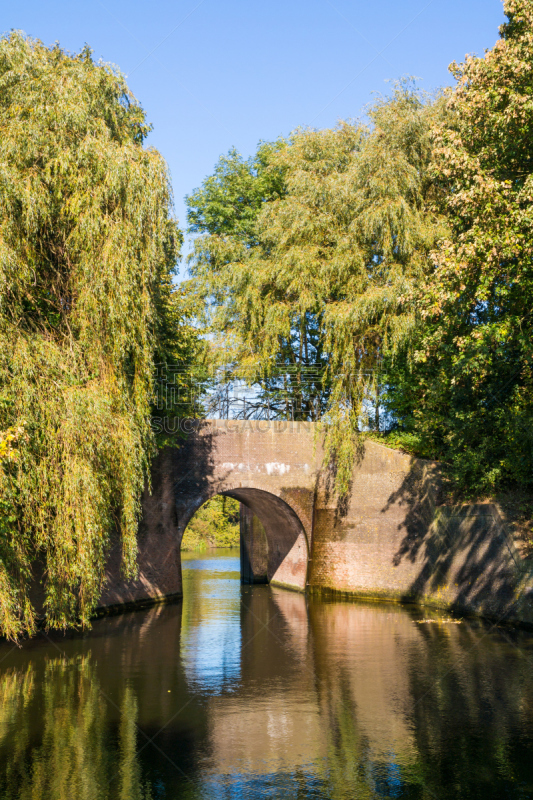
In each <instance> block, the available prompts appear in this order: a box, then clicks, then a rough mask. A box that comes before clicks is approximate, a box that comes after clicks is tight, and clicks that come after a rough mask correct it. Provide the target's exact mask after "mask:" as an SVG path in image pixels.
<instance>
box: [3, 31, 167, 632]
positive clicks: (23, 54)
mask: <svg viewBox="0 0 533 800" xmlns="http://www.w3.org/2000/svg"><path fill="white" fill-rule="evenodd" d="M0 129H1V131H2V135H1V137H0V197H1V201H0V432H1V433H0V630H1V632H2V633H3V634H4V635H7V636H10V637H17V636H19V635H21V633H23V632H24V631H32V630H33V629H34V627H35V624H36V610H35V604H34V603H33V602H32V593H31V587H32V582H34V581H35V580H36V578H38V576H39V575H43V576H44V577H43V579H42V581H43V589H44V610H45V613H46V618H47V622H48V624H49V625H50V626H59V627H65V626H67V625H70V624H72V623H74V622H76V621H81V622H82V623H86V622H87V620H88V619H89V616H90V614H91V612H92V610H93V609H94V607H95V604H96V602H97V599H98V596H99V593H100V591H101V588H102V582H103V578H104V567H105V557H106V552H107V549H108V545H109V542H110V537H111V536H112V535H113V534H114V532H117V533H118V535H119V536H120V537H121V541H122V561H123V570H124V574H125V575H126V576H132V575H133V574H134V573H135V569H136V531H137V522H138V516H139V503H140V493H141V490H142V487H143V485H144V482H145V479H146V475H147V466H148V462H149V457H150V453H151V449H152V447H153V442H152V433H151V429H150V404H151V400H152V373H153V360H154V353H155V352H156V351H157V349H158V348H161V341H160V335H159V333H160V332H161V331H162V330H164V328H165V325H164V324H162V323H161V315H162V314H163V315H164V314H165V313H166V310H165V309H167V310H168V306H169V296H170V294H171V285H170V281H169V275H170V273H171V271H172V270H173V268H174V265H175V262H176V256H177V250H178V248H179V242H180V239H179V235H178V231H177V228H176V224H175V222H174V221H173V218H172V216H171V210H172V197H171V190H170V186H169V176H168V172H167V167H166V165H165V162H164V161H163V159H162V157H161V156H160V155H159V154H158V153H157V152H156V151H155V150H153V149H146V148H145V147H143V142H144V140H145V137H146V136H147V134H148V132H149V129H150V128H149V126H148V125H147V123H146V121H145V115H144V112H143V110H142V108H141V107H140V106H139V104H138V103H137V101H136V100H135V98H134V97H133V96H132V95H131V93H130V92H129V90H128V87H127V86H126V83H125V81H124V78H123V77H122V76H121V74H120V73H119V72H118V71H117V70H116V69H114V68H112V67H109V66H106V65H103V64H96V63H95V62H94V61H93V59H92V57H91V52H90V50H89V49H87V48H85V49H84V50H82V51H81V52H80V53H79V54H75V55H70V54H68V53H66V52H65V51H63V50H62V49H61V48H60V47H59V46H55V47H53V48H47V47H45V46H44V45H43V44H42V43H41V42H39V41H36V40H32V39H30V38H27V37H25V36H24V35H22V34H20V33H12V34H10V35H9V36H7V37H4V38H3V39H2V40H0ZM163 349H164V348H163Z"/></svg>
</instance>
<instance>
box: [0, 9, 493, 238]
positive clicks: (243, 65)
mask: <svg viewBox="0 0 533 800" xmlns="http://www.w3.org/2000/svg"><path fill="white" fill-rule="evenodd" d="M0 19H1V27H2V29H3V30H4V31H9V30H10V29H12V28H17V29H21V30H24V31H25V32H26V33H29V34H31V35H32V36H35V37H37V38H39V39H41V40H42V41H43V42H45V43H46V44H51V43H53V42H54V41H56V40H57V41H59V42H60V43H61V45H62V46H63V47H64V48H66V49H67V50H71V51H76V50H79V49H80V48H81V47H82V46H83V44H84V43H85V42H87V43H88V44H89V45H90V46H91V47H92V48H93V50H94V52H95V56H96V57H98V58H102V59H103V60H104V61H108V62H112V63H114V64H117V65H118V66H119V67H120V69H121V70H122V71H123V72H124V73H125V74H126V75H127V76H128V83H129V86H130V88H131V89H132V91H133V92H134V94H135V95H136V96H137V97H138V98H139V100H140V101H141V103H142V104H143V106H144V108H145V110H146V113H147V117H148V119H149V121H150V122H151V123H152V124H153V125H154V131H153V133H152V134H151V136H150V138H149V143H150V144H152V145H154V146H155V147H157V148H158V149H159V150H160V151H161V152H162V153H163V155H164V156H165V158H166V159H167V161H168V163H169V165H170V169H171V173H172V181H173V186H174V192H175V199H176V210H177V214H178V216H179V219H180V222H181V223H182V224H183V223H184V221H185V205H184V202H183V198H184V196H185V195H186V194H187V193H189V192H191V191H192V190H193V189H194V188H195V187H197V186H199V185H200V183H201V181H202V180H203V178H204V177H205V176H206V175H207V174H209V173H210V172H211V171H212V169H213V166H214V164H215V162H216V160H217V159H218V156H219V155H220V154H221V153H225V152H227V151H228V149H229V148H230V147H231V146H233V145H234V146H235V147H237V149H238V150H239V151H240V152H241V153H242V154H243V155H245V156H247V155H250V154H251V153H252V152H253V151H254V150H255V147H256V145H257V143H258V141H259V140H260V139H267V140H268V139H274V138H276V137H277V136H279V135H286V134H288V133H289V132H290V131H291V130H293V129H294V128H296V127H297V126H300V125H303V126H306V125H311V126H313V127H328V126H333V125H335V123H336V122H337V120H339V119H346V118H353V117H357V116H359V115H360V113H361V109H363V107H364V106H365V105H366V104H367V103H368V102H370V101H371V100H372V96H373V92H387V89H388V84H387V83H386V81H387V80H391V79H394V78H398V77H400V76H402V75H415V76H417V77H419V78H421V79H422V82H421V86H422V87H423V88H425V89H428V90H431V89H434V88H436V87H438V86H442V85H445V84H449V83H451V76H450V75H449V73H448V64H449V63H450V62H451V61H453V60H458V61H460V60H462V59H463V57H464V55H465V53H478V54H482V53H483V51H484V50H485V49H486V48H490V47H492V46H493V45H494V43H495V42H496V40H497V38H498V25H500V24H501V23H502V22H503V21H504V15H503V7H502V3H501V1H500V0H432V1H431V0H430V1H429V2H428V0H372V2H368V0H365V2H362V0H331V2H330V0H266V2H262V3H259V2H254V1H253V0H246V1H245V0H173V1H171V0H153V1H152V3H150V4H148V3H139V2H135V1H134V0H129V1H128V2H126V1H125V0H68V2H67V0H24V2H21V0H3V3H2V10H1V12H0Z"/></svg>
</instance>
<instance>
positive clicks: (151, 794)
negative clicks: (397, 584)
mask: <svg viewBox="0 0 533 800" xmlns="http://www.w3.org/2000/svg"><path fill="white" fill-rule="evenodd" d="M218 553H219V554H217V555H216V556H212V555H201V556H193V557H191V556H189V557H188V558H187V560H186V562H185V564H184V566H185V568H186V569H185V571H184V579H185V599H184V602H183V604H175V605H171V606H166V607H159V608H154V609H151V610H149V611H145V612H136V613H131V614H125V615H122V616H117V617H112V618H108V619H103V620H99V621H98V622H96V623H95V624H94V627H93V630H92V631H91V632H90V633H89V634H87V635H84V636H81V635H75V636H70V637H63V636H54V637H53V638H50V639H46V638H45V637H44V636H40V638H38V640H36V641H33V642H30V643H28V644H26V645H25V646H24V647H23V648H22V649H13V648H11V647H10V646H8V645H6V644H5V643H4V644H2V645H0V704H1V706H0V798H2V800H4V798H6V799H7V798H24V800H26V798H27V800H30V798H31V800H63V798H76V800H100V798H105V799H107V798H120V800H130V799H131V800H137V798H139V799H140V798H153V800H155V799H156V798H191V800H192V798H214V799H215V800H219V798H220V800H222V799H223V798H224V800H226V799H227V800H230V799H231V800H232V799H233V798H262V797H268V798H335V800H336V799H337V798H339V800H340V799H341V798H342V799H343V800H344V798H346V800H352V799H353V798H365V799H366V798H381V797H390V798H424V799H426V798H427V799H428V800H430V799H431V798H530V797H532V798H533V669H532V667H533V636H532V635H530V634H528V633H524V632H516V631H510V630H507V629H504V628H491V627H490V626H488V625H486V624H484V623H482V622H475V621H474V622H473V621H470V622H462V623H461V624H452V623H450V622H446V621H445V618H444V617H439V616H435V615H434V616H433V617H432V619H433V620H434V621H433V622H424V621H423V620H424V615H422V614H421V613H420V612H416V611H414V610H413V609H411V610H409V609H406V608H398V607H393V606H383V605H377V604H375V605H370V604H356V603H347V602H324V601H319V600H314V599H309V598H307V599H306V598H305V597H303V596H300V595H298V594H294V593H291V592H287V591H282V590H276V589H271V588H269V587H267V586H257V587H253V588H252V587H241V586H240V584H239V573H238V569H239V559H238V551H224V552H223V553H222V554H220V551H218Z"/></svg>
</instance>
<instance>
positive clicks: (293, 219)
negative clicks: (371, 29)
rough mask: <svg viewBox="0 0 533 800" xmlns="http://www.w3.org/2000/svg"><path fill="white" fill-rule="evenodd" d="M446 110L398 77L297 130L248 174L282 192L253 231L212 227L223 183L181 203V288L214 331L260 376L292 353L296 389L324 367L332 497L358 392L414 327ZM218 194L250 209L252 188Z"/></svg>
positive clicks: (347, 462) (346, 465) (367, 388)
mask: <svg viewBox="0 0 533 800" xmlns="http://www.w3.org/2000/svg"><path fill="white" fill-rule="evenodd" d="M443 113H445V110H444V107H443V104H442V102H441V101H439V100H437V101H434V100H432V99H431V98H428V97H425V96H424V95H423V94H421V93H420V92H418V91H417V90H416V89H415V88H414V87H413V86H412V85H411V84H410V82H409V81H407V82H401V83H399V84H398V85H397V86H396V88H395V90H394V91H393V93H392V95H391V96H390V97H388V98H383V99H381V100H379V101H377V102H376V103H375V104H374V106H373V107H372V108H371V109H370V110H369V115H368V116H369V122H368V124H362V123H360V124H359V123H357V124H353V123H341V124H340V125H339V126H338V127H337V128H335V129H332V130H318V131H317V130H300V131H297V132H296V133H295V134H293V135H292V136H291V137H290V139H289V141H288V142H287V143H286V145H285V146H278V147H275V148H274V147H273V148H271V149H270V150H269V151H268V152H267V155H268V164H267V165H266V166H263V173H259V172H258V173H257V177H258V178H260V177H261V178H262V179H263V182H264V178H263V174H264V173H265V172H266V173H267V174H268V172H269V171H270V173H271V175H272V176H275V177H276V179H277V180H278V181H279V176H282V178H283V188H282V189H280V190H278V192H277V194H274V193H270V194H267V193H265V196H264V202H263V203H262V204H261V207H260V209H259V211H258V213H257V215H256V218H255V223H254V226H255V227H254V236H253V237H251V238H250V237H249V239H246V238H245V237H243V236H242V235H240V230H239V228H238V225H237V223H236V224H235V226H234V229H228V225H227V219H228V214H226V215H225V216H224V218H223V220H222V221H223V222H224V223H225V224H222V221H221V222H220V223H219V224H218V225H213V219H215V220H216V219H217V217H216V213H217V210H218V208H219V207H220V204H221V198H220V194H221V193H220V187H221V181H220V180H219V181H218V182H217V181H215V183H216V187H217V190H216V191H215V190H214V189H213V178H211V179H207V180H206V181H205V182H204V185H203V187H202V189H201V190H199V191H198V192H197V193H196V194H195V195H193V196H192V197H191V198H189V207H190V219H191V220H192V222H193V223H194V224H193V231H194V232H198V233H200V234H203V235H201V236H199V237H198V240H197V242H196V246H195V251H194V253H193V254H192V259H191V261H192V264H191V271H192V279H191V284H192V286H193V288H195V289H196V291H199V292H200V293H201V294H203V296H204V297H205V298H206V299H209V300H210V303H211V305H210V310H211V320H210V324H211V330H212V331H213V332H215V333H216V334H218V335H219V337H221V338H222V339H223V340H224V341H233V342H235V343H236V345H235V351H236V353H237V355H236V360H238V362H239V363H240V365H241V368H242V369H243V370H244V371H246V372H247V373H248V374H250V373H251V372H252V373H253V370H254V369H255V371H256V373H257V374H260V373H261V372H263V373H266V374H267V375H268V373H269V371H271V370H273V369H279V367H280V362H281V363H282V365H288V363H289V362H290V361H291V360H292V364H293V371H292V374H293V375H294V374H295V375H296V381H295V382H296V384H298V381H301V382H303V381H304V380H305V370H304V369H303V367H305V366H306V365H308V364H316V365H317V366H320V367H322V366H324V367H325V370H324V376H323V378H322V386H321V392H322V397H321V402H320V403H319V404H318V405H319V406H322V408H321V416H322V420H323V422H324V424H325V427H326V453H327V458H328V461H330V462H331V463H332V464H333V465H334V468H335V470H336V485H337V488H338V489H339V490H340V491H341V492H344V491H346V489H347V486H348V482H349V478H350V476H351V472H352V465H353V458H354V454H355V448H356V445H357V432H358V429H359V427H360V423H361V419H362V415H363V411H364V403H365V399H366V398H368V396H369V395H374V396H375V395H376V394H377V392H378V387H379V378H378V376H379V369H380V364H381V361H382V358H383V354H384V353H385V352H387V353H390V352H394V351H395V350H396V349H397V348H398V347H399V346H400V344H402V345H404V344H405V342H406V341H407V340H408V339H409V337H410V335H411V332H412V331H413V329H414V327H415V325H416V318H417V308H416V299H415V298H416V296H417V294H418V292H419V289H420V287H421V286H422V285H423V283H424V281H425V279H426V277H427V276H428V275H429V274H430V273H431V271H432V268H433V267H432V262H431V259H430V253H431V250H432V249H433V248H434V247H435V244H436V242H437V240H438V239H439V237H441V236H442V235H443V233H444V231H445V226H444V223H443V220H442V217H440V216H439V215H438V214H437V213H435V212H434V211H433V208H434V205H435V195H436V192H437V188H436V186H435V183H434V181H433V179H432V177H431V174H430V163H431V154H432V144H431V129H432V126H433V125H434V123H435V120H436V119H438V118H439V117H440V115H442V114H443ZM263 147H264V146H263ZM237 166H239V168H241V167H242V164H240V165H237ZM214 177H216V175H215V176H214ZM222 188H223V187H222ZM227 194H228V198H227V199H228V203H229V202H230V201H232V202H233V204H237V205H238V204H239V203H240V204H242V205H243V206H245V207H246V208H251V207H252V205H251V203H250V192H248V193H246V192H245V193H243V194H242V195H241V196H240V199H239V198H234V199H233V200H232V198H231V196H230V194H231V193H229V192H227ZM207 196H211V203H210V206H209V204H208V203H207V202H206V197H207ZM206 208H209V209H210V213H207V211H206ZM199 212H201V213H199ZM240 216H242V214H241V215H239V214H236V215H235V217H236V218H237V219H239V218H240ZM201 220H203V224H202V225H200V224H199V221H201ZM308 349H309V350H310V351H311V350H312V357H311V358H309V357H308ZM287 351H288V352H289V356H288V358H287V357H286V356H285V353H286V352H287ZM295 391H296V393H297V391H298V387H297V385H296V388H295ZM324 398H325V403H324V402H323V400H324ZM377 406H378V407H379V401H378V403H377ZM301 409H302V413H303V415H304V417H307V418H312V417H313V415H312V409H311V408H309V406H308V407H305V406H304V405H302V406H301Z"/></svg>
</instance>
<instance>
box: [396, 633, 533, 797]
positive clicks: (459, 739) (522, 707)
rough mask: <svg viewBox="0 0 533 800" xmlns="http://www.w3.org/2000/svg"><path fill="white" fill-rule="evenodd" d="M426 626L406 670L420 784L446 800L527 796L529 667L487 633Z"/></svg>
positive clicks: (532, 778)
mask: <svg viewBox="0 0 533 800" xmlns="http://www.w3.org/2000/svg"><path fill="white" fill-rule="evenodd" d="M420 627H421V628H422V636H423V639H424V647H423V649H421V648H417V650H416V651H411V653H410V657H409V664H408V667H409V677H410V691H411V695H412V697H413V701H414V702H413V708H412V722H413V728H414V730H415V732H416V748H417V751H418V754H419V758H418V764H417V768H416V770H415V774H416V778H417V779H418V781H419V782H420V783H421V785H422V786H423V787H424V788H425V789H426V790H427V791H428V792H429V795H431V793H433V795H435V794H436V795H438V797H439V798H441V799H442V800H447V799H448V798H450V800H451V799H452V798H454V800H455V798H457V799H458V800H459V798H463V797H480V798H481V797H482V798H500V797H515V796H519V797H529V796H530V792H531V787H532V785H533V764H532V763H531V754H530V750H529V747H528V746H527V744H526V742H525V741H524V739H523V738H522V736H521V735H520V732H521V731H526V730H531V725H532V722H533V714H532V711H533V686H532V681H531V670H530V665H529V663H528V660H527V659H525V658H523V657H521V655H520V654H519V653H518V651H516V650H515V649H514V648H513V646H512V645H507V644H506V642H505V639H504V637H501V635H500V634H499V633H498V632H494V633H492V634H491V635H486V631H485V629H484V628H483V627H482V626H480V627H479V628H471V627H470V626H467V625H462V626H460V627H459V626H457V627H456V626H453V628H452V629H451V630H450V628H444V629H442V628H441V629H439V627H438V626H437V625H422V626H420ZM512 635H513V636H515V635H518V636H520V634H512ZM412 777H413V778H414V777H415V775H413V776H412ZM520 785H522V787H523V790H524V793H523V794H522V793H521V792H522V789H519V786H520ZM526 787H527V791H526ZM515 793H516V794H515Z"/></svg>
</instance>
